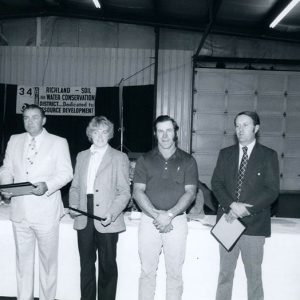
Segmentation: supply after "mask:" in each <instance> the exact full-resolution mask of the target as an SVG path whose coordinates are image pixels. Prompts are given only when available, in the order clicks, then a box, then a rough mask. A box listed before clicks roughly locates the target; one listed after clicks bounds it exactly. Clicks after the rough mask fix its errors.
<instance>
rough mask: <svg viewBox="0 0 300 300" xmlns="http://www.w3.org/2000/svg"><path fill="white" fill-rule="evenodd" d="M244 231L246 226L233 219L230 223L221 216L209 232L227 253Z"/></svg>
mask: <svg viewBox="0 0 300 300" xmlns="http://www.w3.org/2000/svg"><path fill="white" fill-rule="evenodd" d="M245 230H246V226H245V225H244V224H243V223H242V222H241V221H240V220H239V219H235V220H234V221H232V222H231V223H230V222H227V221H226V218H225V214H223V216H222V217H221V218H220V219H219V221H218V222H217V223H216V225H215V226H214V227H213V228H212V229H211V231H210V232H211V234H212V235H213V236H214V237H215V239H216V240H217V241H218V242H219V243H220V244H221V245H222V246H223V247H224V248H225V249H226V250H227V251H228V252H229V251H230V250H231V249H232V248H233V247H234V245H235V244H236V243H237V241H238V240H239V238H240V237H241V235H242V234H243V232H244V231H245Z"/></svg>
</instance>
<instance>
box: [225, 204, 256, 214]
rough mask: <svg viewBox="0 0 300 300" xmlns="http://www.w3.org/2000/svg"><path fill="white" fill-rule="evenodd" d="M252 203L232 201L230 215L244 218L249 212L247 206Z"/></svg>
mask: <svg viewBox="0 0 300 300" xmlns="http://www.w3.org/2000/svg"><path fill="white" fill-rule="evenodd" d="M252 206H253V205H252V204H248V203H242V202H232V203H231V205H230V208H231V210H230V215H231V216H232V217H235V218H244V217H247V216H250V212H249V210H248V209H247V207H252Z"/></svg>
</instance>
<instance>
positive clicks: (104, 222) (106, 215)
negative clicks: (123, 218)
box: [101, 213, 112, 227]
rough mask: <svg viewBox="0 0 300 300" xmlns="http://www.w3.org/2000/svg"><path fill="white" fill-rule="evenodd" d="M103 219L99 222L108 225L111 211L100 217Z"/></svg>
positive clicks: (110, 219)
mask: <svg viewBox="0 0 300 300" xmlns="http://www.w3.org/2000/svg"><path fill="white" fill-rule="evenodd" d="M102 218H103V219H104V220H103V221H101V224H102V225H103V226H104V227H106V226H108V225H109V224H111V222H112V214H111V213H106V214H105V215H104V216H103V217H102Z"/></svg>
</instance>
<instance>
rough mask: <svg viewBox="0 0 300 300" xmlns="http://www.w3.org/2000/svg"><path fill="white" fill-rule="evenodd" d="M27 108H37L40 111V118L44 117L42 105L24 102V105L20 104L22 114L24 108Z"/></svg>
mask: <svg viewBox="0 0 300 300" xmlns="http://www.w3.org/2000/svg"><path fill="white" fill-rule="evenodd" d="M29 109H38V110H39V111H40V113H41V116H42V118H45V117H46V114H45V111H44V109H43V108H42V107H40V106H39V105H37V104H28V103H24V105H23V106H22V109H21V111H22V113H23V114H24V112H25V111H26V110H29Z"/></svg>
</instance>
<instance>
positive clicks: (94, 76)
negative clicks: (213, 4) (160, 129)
mask: <svg viewBox="0 0 300 300" xmlns="http://www.w3.org/2000/svg"><path fill="white" fill-rule="evenodd" d="M154 54H155V53H154V50H153V49H121V48H118V49H117V48H76V47H8V46H3V47H0V82H1V83H7V84H18V85H29V86H30V85H33V86H34V85H37V86H44V85H48V86H49V85H50V86H97V87H104V86H116V85H118V84H119V83H120V81H121V80H122V79H123V80H124V83H123V84H124V85H127V86H128V85H146V84H153V83H154ZM192 55H193V53H192V51H176V50H173V51H169V50H160V51H159V64H158V65H159V67H158V68H159V70H158V86H157V106H156V107H157V112H156V114H157V115H160V114H169V115H170V116H172V117H174V118H175V119H176V121H177V122H178V124H179V126H180V131H179V146H180V147H181V148H182V149H184V150H187V151H188V150H189V147H190V131H191V125H190V123H191V106H192V104H191V103H192V97H191V89H192V59H191V58H192Z"/></svg>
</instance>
